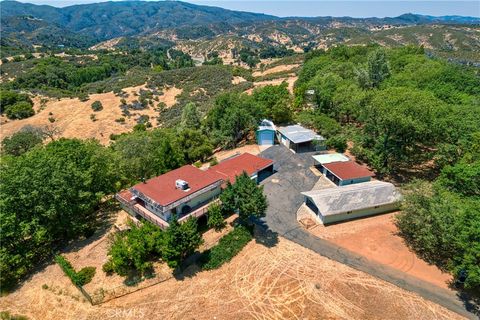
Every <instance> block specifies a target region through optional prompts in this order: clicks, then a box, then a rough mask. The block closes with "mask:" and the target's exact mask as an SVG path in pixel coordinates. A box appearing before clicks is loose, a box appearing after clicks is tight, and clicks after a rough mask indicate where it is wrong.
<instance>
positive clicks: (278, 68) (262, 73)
mask: <svg viewBox="0 0 480 320" xmlns="http://www.w3.org/2000/svg"><path fill="white" fill-rule="evenodd" d="M299 66H300V64H284V65H280V66H276V67H273V68H270V69H267V70H264V71H255V72H254V73H253V74H252V75H253V76H254V77H261V76H265V75H268V74H272V73H278V72H284V71H290V70H292V69H295V68H298V67H299Z"/></svg>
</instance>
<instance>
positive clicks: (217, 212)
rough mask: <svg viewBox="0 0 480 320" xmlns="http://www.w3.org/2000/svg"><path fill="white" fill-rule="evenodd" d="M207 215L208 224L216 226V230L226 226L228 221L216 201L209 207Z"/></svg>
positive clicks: (211, 226)
mask: <svg viewBox="0 0 480 320" xmlns="http://www.w3.org/2000/svg"><path fill="white" fill-rule="evenodd" d="M207 217H208V220H207V225H208V227H209V228H214V229H215V231H220V230H222V229H223V228H225V225H226V222H225V219H224V217H223V213H222V208H221V206H220V205H218V204H216V203H214V204H212V205H211V206H210V207H208V211H207Z"/></svg>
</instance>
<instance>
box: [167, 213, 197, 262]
mask: <svg viewBox="0 0 480 320" xmlns="http://www.w3.org/2000/svg"><path fill="white" fill-rule="evenodd" d="M169 224H170V225H169V227H168V228H167V230H166V231H165V241H164V247H163V250H162V259H163V260H164V261H165V262H166V263H167V264H168V266H169V267H170V268H177V267H179V266H180V264H181V263H182V261H183V260H184V259H185V258H186V257H188V256H189V255H191V254H192V253H194V252H195V250H196V249H197V248H198V247H199V246H200V245H201V244H202V243H203V239H202V236H201V234H200V233H199V232H198V226H197V220H196V219H195V218H193V217H190V218H188V219H187V221H185V222H183V223H182V224H180V223H179V222H178V219H177V217H176V216H175V215H174V216H173V217H172V219H171V220H170V221H169Z"/></svg>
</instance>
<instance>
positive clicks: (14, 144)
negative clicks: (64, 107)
mask: <svg viewBox="0 0 480 320" xmlns="http://www.w3.org/2000/svg"><path fill="white" fill-rule="evenodd" d="M42 142H43V136H42V134H41V133H40V132H38V131H33V130H20V131H18V132H16V133H14V134H13V135H12V136H10V137H7V138H5V139H3V141H2V150H3V151H4V152H5V153H6V154H9V155H12V156H19V155H22V154H24V153H25V152H27V151H29V150H30V149H32V148H33V147H35V146H37V145H40V144H41V143H42Z"/></svg>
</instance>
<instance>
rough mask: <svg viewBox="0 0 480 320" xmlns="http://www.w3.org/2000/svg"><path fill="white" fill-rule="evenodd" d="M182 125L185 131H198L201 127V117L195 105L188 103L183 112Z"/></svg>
mask: <svg viewBox="0 0 480 320" xmlns="http://www.w3.org/2000/svg"><path fill="white" fill-rule="evenodd" d="M180 125H181V127H182V128H184V129H193V130H198V129H200V126H201V116H200V112H199V111H198V108H197V106H196V105H195V104H194V103H193V102H190V103H187V104H186V105H185V107H183V110H182V118H181V120H180Z"/></svg>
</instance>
